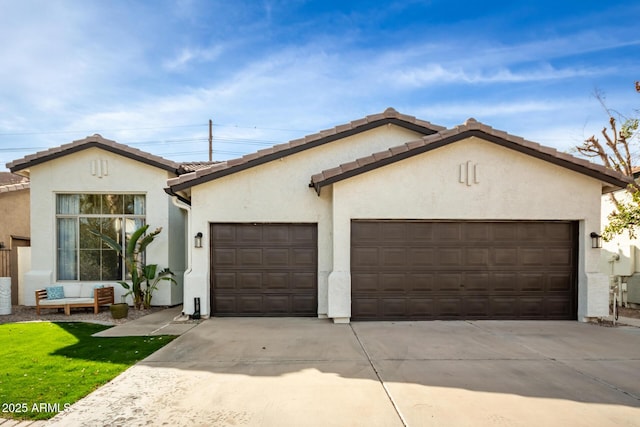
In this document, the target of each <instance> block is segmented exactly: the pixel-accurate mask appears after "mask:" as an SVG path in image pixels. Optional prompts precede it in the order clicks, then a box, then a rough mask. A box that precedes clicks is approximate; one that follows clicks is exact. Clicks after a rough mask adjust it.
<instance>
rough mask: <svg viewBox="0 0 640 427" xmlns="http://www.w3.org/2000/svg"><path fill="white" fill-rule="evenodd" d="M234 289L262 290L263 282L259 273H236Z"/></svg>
mask: <svg viewBox="0 0 640 427" xmlns="http://www.w3.org/2000/svg"><path fill="white" fill-rule="evenodd" d="M236 283H237V285H236V289H237V290H243V289H262V287H263V280H262V273H261V272H243V273H236Z"/></svg>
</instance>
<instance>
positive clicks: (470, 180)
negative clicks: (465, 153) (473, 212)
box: [458, 160, 480, 187]
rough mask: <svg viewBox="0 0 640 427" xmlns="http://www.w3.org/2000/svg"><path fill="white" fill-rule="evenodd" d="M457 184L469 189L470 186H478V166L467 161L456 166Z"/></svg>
mask: <svg viewBox="0 0 640 427" xmlns="http://www.w3.org/2000/svg"><path fill="white" fill-rule="evenodd" d="M458 182H460V184H466V185H467V187H470V186H471V185H472V184H480V180H479V177H478V164H477V163H473V162H472V161H471V160H468V161H467V162H466V163H460V165H459V166H458Z"/></svg>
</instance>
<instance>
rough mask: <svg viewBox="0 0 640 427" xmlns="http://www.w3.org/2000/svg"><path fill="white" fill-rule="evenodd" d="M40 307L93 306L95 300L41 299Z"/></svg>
mask: <svg viewBox="0 0 640 427" xmlns="http://www.w3.org/2000/svg"><path fill="white" fill-rule="evenodd" d="M39 304H40V305H65V304H93V298H62V299H41V300H40V303H39Z"/></svg>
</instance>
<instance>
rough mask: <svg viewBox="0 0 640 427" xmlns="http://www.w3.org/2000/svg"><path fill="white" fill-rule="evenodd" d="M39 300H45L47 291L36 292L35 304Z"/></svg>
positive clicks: (39, 290)
mask: <svg viewBox="0 0 640 427" xmlns="http://www.w3.org/2000/svg"><path fill="white" fill-rule="evenodd" d="M41 299H47V290H46V289H38V290H37V291H36V304H38V302H39V301H40V300H41Z"/></svg>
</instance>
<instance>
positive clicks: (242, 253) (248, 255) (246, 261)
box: [236, 248, 262, 267]
mask: <svg viewBox="0 0 640 427" xmlns="http://www.w3.org/2000/svg"><path fill="white" fill-rule="evenodd" d="M236 251H237V252H236V253H237V262H238V263H239V264H241V265H243V266H245V267H256V266H261V265H262V249H260V248H249V249H236Z"/></svg>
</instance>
